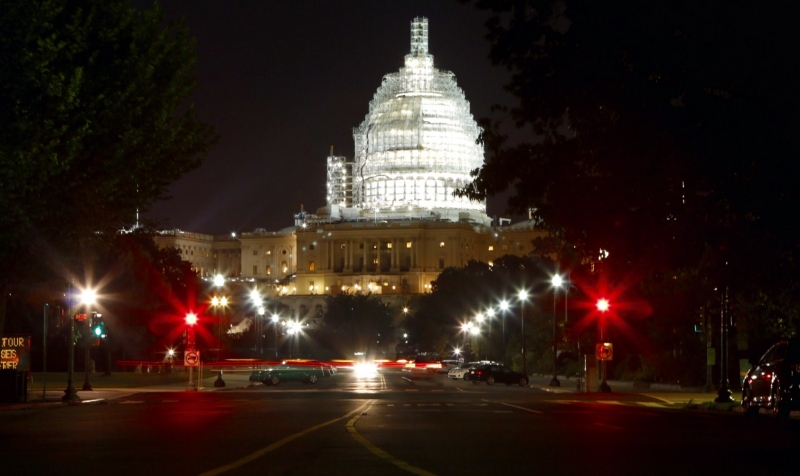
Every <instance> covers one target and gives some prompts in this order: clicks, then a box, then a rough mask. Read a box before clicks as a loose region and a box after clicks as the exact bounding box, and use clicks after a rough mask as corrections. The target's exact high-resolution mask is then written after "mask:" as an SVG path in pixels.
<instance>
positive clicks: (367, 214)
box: [157, 18, 545, 317]
mask: <svg viewBox="0 0 800 476" xmlns="http://www.w3.org/2000/svg"><path fill="white" fill-rule="evenodd" d="M479 134H480V128H479V127H478V125H477V123H476V122H475V119H474V118H473V117H472V115H471V113H470V111H469V102H467V100H466V99H465V97H464V93H463V91H462V90H461V89H460V88H459V87H458V86H457V84H456V81H455V76H454V75H453V74H452V73H450V72H446V71H440V70H438V69H436V68H434V66H433V56H431V55H430V54H429V53H428V20H427V19H426V18H415V19H414V20H413V21H412V23H411V53H410V54H408V55H406V57H405V66H404V67H403V68H401V69H400V71H398V72H396V73H391V74H388V75H386V76H385V77H384V78H383V83H382V84H381V86H380V87H379V88H378V90H377V92H376V93H375V95H374V97H373V99H372V101H371V102H370V104H369V112H368V113H367V115H366V117H365V119H364V121H363V122H362V123H361V124H360V125H359V126H358V127H356V128H355V129H354V131H353V138H354V141H355V157H354V158H353V160H349V159H347V158H345V157H337V156H334V155H333V148H331V151H330V155H329V156H328V158H327V161H326V166H327V172H328V173H327V190H328V194H327V200H326V201H327V203H326V205H325V206H324V207H322V208H319V209H318V210H317V211H316V213H307V212H306V211H305V210H303V209H302V207H301V210H300V212H299V213H297V214H296V215H295V216H294V221H295V223H294V226H293V227H290V228H286V229H284V230H281V231H275V232H267V231H265V230H256V231H254V232H252V233H243V234H242V235H241V236H238V237H234V236H229V237H228V236H221V237H219V236H217V237H215V236H210V235H202V234H198V233H187V232H183V231H177V230H175V231H168V232H164V233H162V234H161V235H159V237H158V238H157V242H158V244H159V246H162V247H168V246H171V247H176V248H178V249H180V250H181V252H182V253H183V255H184V258H185V259H186V260H188V261H189V262H191V263H192V265H193V266H194V268H195V269H196V270H197V271H198V272H199V274H200V275H201V276H204V277H208V276H211V275H213V274H216V273H221V274H223V275H225V276H227V277H229V278H234V279H235V280H236V281H239V282H243V283H252V285H253V286H257V287H258V288H259V289H260V290H263V291H264V292H269V293H271V294H272V296H273V298H275V299H278V300H280V301H282V302H284V303H287V304H289V305H290V307H292V309H294V310H295V311H296V315H298V317H303V316H304V315H307V313H309V312H310V311H311V310H314V311H315V312H314V313H313V314H312V317H313V316H315V315H318V316H321V314H322V312H321V310H322V309H323V308H324V299H325V296H328V295H335V294H338V293H342V292H350V293H352V292H356V293H373V294H379V295H381V296H382V298H383V299H384V301H386V302H390V303H394V304H404V303H407V302H408V301H409V299H410V298H411V297H413V296H414V295H419V294H422V293H426V292H430V290H431V283H432V282H433V281H435V280H436V278H437V277H438V276H439V273H441V271H442V270H443V269H444V268H446V267H461V266H464V265H466V264H467V262H469V261H470V260H476V261H482V262H485V263H490V264H491V263H492V261H493V260H494V259H496V258H498V257H500V256H503V255H507V254H510V255H517V256H524V255H527V254H529V253H530V252H531V251H533V248H532V241H533V239H534V238H536V237H541V236H545V232H543V231H541V230H538V229H536V227H535V226H534V224H533V223H532V222H530V221H528V222H523V223H518V224H515V225H510V224H509V223H508V221H507V220H503V221H504V222H503V223H493V220H492V219H490V218H489V217H488V216H487V214H486V204H485V203H484V202H471V201H469V200H468V199H466V198H460V197H456V196H454V195H453V192H454V191H455V190H456V189H458V188H460V187H464V186H465V185H467V184H468V183H470V181H471V177H470V175H469V173H470V171H471V170H473V169H476V168H478V167H480V166H481V165H482V164H483V155H484V151H483V147H482V146H481V145H480V144H477V143H476V139H477V138H478V135H479Z"/></svg>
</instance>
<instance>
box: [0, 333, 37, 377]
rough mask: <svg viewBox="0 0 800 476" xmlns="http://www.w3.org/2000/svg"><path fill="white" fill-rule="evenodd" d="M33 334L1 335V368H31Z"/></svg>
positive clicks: (24, 369)
mask: <svg viewBox="0 0 800 476" xmlns="http://www.w3.org/2000/svg"><path fill="white" fill-rule="evenodd" d="M30 351H31V336H16V335H7V336H3V337H0V369H16V370H21V371H30V369H31V352H30Z"/></svg>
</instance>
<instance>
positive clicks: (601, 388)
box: [597, 298, 611, 392]
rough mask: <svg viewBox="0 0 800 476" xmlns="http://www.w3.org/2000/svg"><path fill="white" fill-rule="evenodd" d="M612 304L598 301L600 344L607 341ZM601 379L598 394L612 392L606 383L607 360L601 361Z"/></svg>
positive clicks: (604, 300) (606, 301)
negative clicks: (607, 314)
mask: <svg viewBox="0 0 800 476" xmlns="http://www.w3.org/2000/svg"><path fill="white" fill-rule="evenodd" d="M609 307H610V304H609V303H608V299H606V298H600V299H598V300H597V310H598V311H600V344H601V345H603V344H605V340H604V338H603V328H604V327H605V315H606V312H608V308H609ZM600 378H601V379H602V382H600V386H599V387H598V388H597V391H598V392H610V391H611V387H609V386H608V383H607V382H606V361H605V359H603V360H601V361H600Z"/></svg>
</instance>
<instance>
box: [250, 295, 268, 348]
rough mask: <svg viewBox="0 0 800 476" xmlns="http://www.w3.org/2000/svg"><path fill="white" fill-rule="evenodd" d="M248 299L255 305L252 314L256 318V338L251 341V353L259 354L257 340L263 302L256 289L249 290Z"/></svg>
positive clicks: (259, 332) (259, 336)
mask: <svg viewBox="0 0 800 476" xmlns="http://www.w3.org/2000/svg"><path fill="white" fill-rule="evenodd" d="M250 300H251V301H252V302H253V305H255V307H256V314H255V316H254V318H255V320H256V329H255V331H256V332H255V335H256V340H255V342H253V353H254V354H256V355H258V354H259V351H258V350H259V348H258V342H259V339H260V338H261V318H262V317H263V316H264V313H265V311H264V303H263V301H262V300H261V294H259V292H258V289H253V290H252V291H250Z"/></svg>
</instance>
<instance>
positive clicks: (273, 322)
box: [272, 314, 281, 359]
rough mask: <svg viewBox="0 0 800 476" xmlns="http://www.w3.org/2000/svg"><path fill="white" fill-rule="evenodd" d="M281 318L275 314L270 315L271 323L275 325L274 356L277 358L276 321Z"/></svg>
mask: <svg viewBox="0 0 800 476" xmlns="http://www.w3.org/2000/svg"><path fill="white" fill-rule="evenodd" d="M280 320H281V318H280V316H279V315H277V314H273V315H272V325H273V326H274V327H275V358H276V359H277V358H278V321H280Z"/></svg>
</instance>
